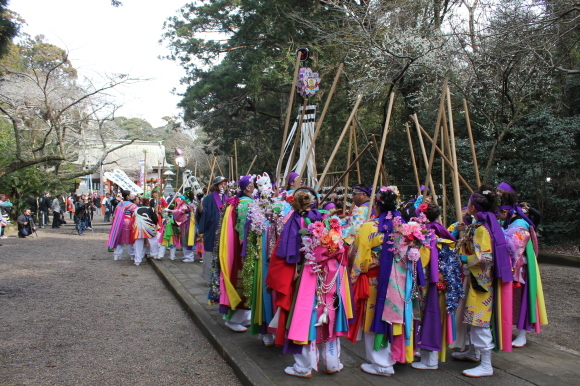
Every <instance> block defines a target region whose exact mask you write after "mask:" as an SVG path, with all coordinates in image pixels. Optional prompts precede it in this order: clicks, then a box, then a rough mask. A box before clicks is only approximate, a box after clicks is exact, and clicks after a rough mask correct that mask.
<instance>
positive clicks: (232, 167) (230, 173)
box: [228, 156, 234, 181]
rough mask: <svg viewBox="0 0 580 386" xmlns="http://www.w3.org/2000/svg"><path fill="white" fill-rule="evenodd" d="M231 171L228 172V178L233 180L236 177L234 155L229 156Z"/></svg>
mask: <svg viewBox="0 0 580 386" xmlns="http://www.w3.org/2000/svg"><path fill="white" fill-rule="evenodd" d="M229 164H230V167H229V169H230V170H229V172H228V180H230V181H231V180H233V179H234V157H232V156H230V157H229Z"/></svg>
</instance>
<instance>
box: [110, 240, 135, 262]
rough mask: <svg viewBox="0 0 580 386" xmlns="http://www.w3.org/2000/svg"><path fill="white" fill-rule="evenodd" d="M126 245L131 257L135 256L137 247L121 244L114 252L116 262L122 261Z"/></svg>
mask: <svg viewBox="0 0 580 386" xmlns="http://www.w3.org/2000/svg"><path fill="white" fill-rule="evenodd" d="M125 245H127V246H128V247H129V255H130V256H134V255H135V247H134V246H133V244H119V245H117V247H116V248H115V252H114V255H115V260H121V257H122V256H123V251H124V250H125Z"/></svg>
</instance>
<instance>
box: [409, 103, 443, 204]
mask: <svg viewBox="0 0 580 386" xmlns="http://www.w3.org/2000/svg"><path fill="white" fill-rule="evenodd" d="M412 117H413V120H414V121H415V126H416V127H417V134H418V136H419V144H420V145H421V153H422V154H423V162H424V163H425V169H429V161H428V159H427V150H425V143H424V142H423V136H422V135H421V131H420V129H419V118H417V114H413V115H412ZM433 143H435V141H433ZM427 181H429V188H431V194H432V195H433V202H434V203H435V204H437V205H438V203H437V193H436V192H435V184H433V178H431V175H429V174H428V175H427ZM426 189H427V185H425V190H426ZM425 190H424V191H423V194H425Z"/></svg>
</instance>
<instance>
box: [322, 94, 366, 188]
mask: <svg viewBox="0 0 580 386" xmlns="http://www.w3.org/2000/svg"><path fill="white" fill-rule="evenodd" d="M362 98H363V96H362V94H361V95H359V96H358V98H357V100H356V103H355V104H354V107H353V109H352V111H351V113H350V116H349V117H348V120H347V121H346V124H345V125H344V128H343V129H342V133H340V137H339V138H338V141H337V142H336V145H335V146H334V150H333V151H332V154H331V155H330V158H329V160H328V162H327V163H326V167H325V168H324V171H323V172H322V176H320V181H318V185H317V186H316V189H315V190H316V193H318V192H319V191H320V189H322V183H323V182H324V178H325V177H326V174H327V173H328V169H330V165H332V161H333V160H334V156H335V155H336V152H337V151H338V148H339V147H340V144H341V143H342V139H343V138H344V135H345V134H346V130H347V129H348V128H349V126H350V124H351V123H352V120H353V119H354V116H355V114H356V111H357V110H358V107H359V105H360V103H361V101H362Z"/></svg>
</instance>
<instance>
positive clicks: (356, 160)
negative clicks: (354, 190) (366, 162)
mask: <svg viewBox="0 0 580 386" xmlns="http://www.w3.org/2000/svg"><path fill="white" fill-rule="evenodd" d="M371 145H372V144H371V143H370V142H369V143H368V144H367V145H366V147H365V148H364V149H363V150H362V151H361V152H360V154H359V155H358V156H357V157H356V158H355V160H354V161H352V163H351V164H350V165H349V166H348V168H346V171H345V172H344V173H342V175H341V176H340V177H338V180H337V181H336V182H335V183H334V185H332V187H331V188H330V190H329V191H328V193H326V195H325V196H324V198H323V199H322V201H320V202H324V201H325V200H326V199H327V198H328V196H330V194H331V193H332V192H333V191H334V189H336V187H337V186H338V184H340V181H342V179H343V178H344V177H345V176H346V174H347V173H348V172H349V171H350V170H351V169H352V168H353V167H354V166H355V165H356V164H357V162H359V160H360V159H361V158H362V156H363V155H364V153H366V152H367V150H369V149H370V148H371Z"/></svg>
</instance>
